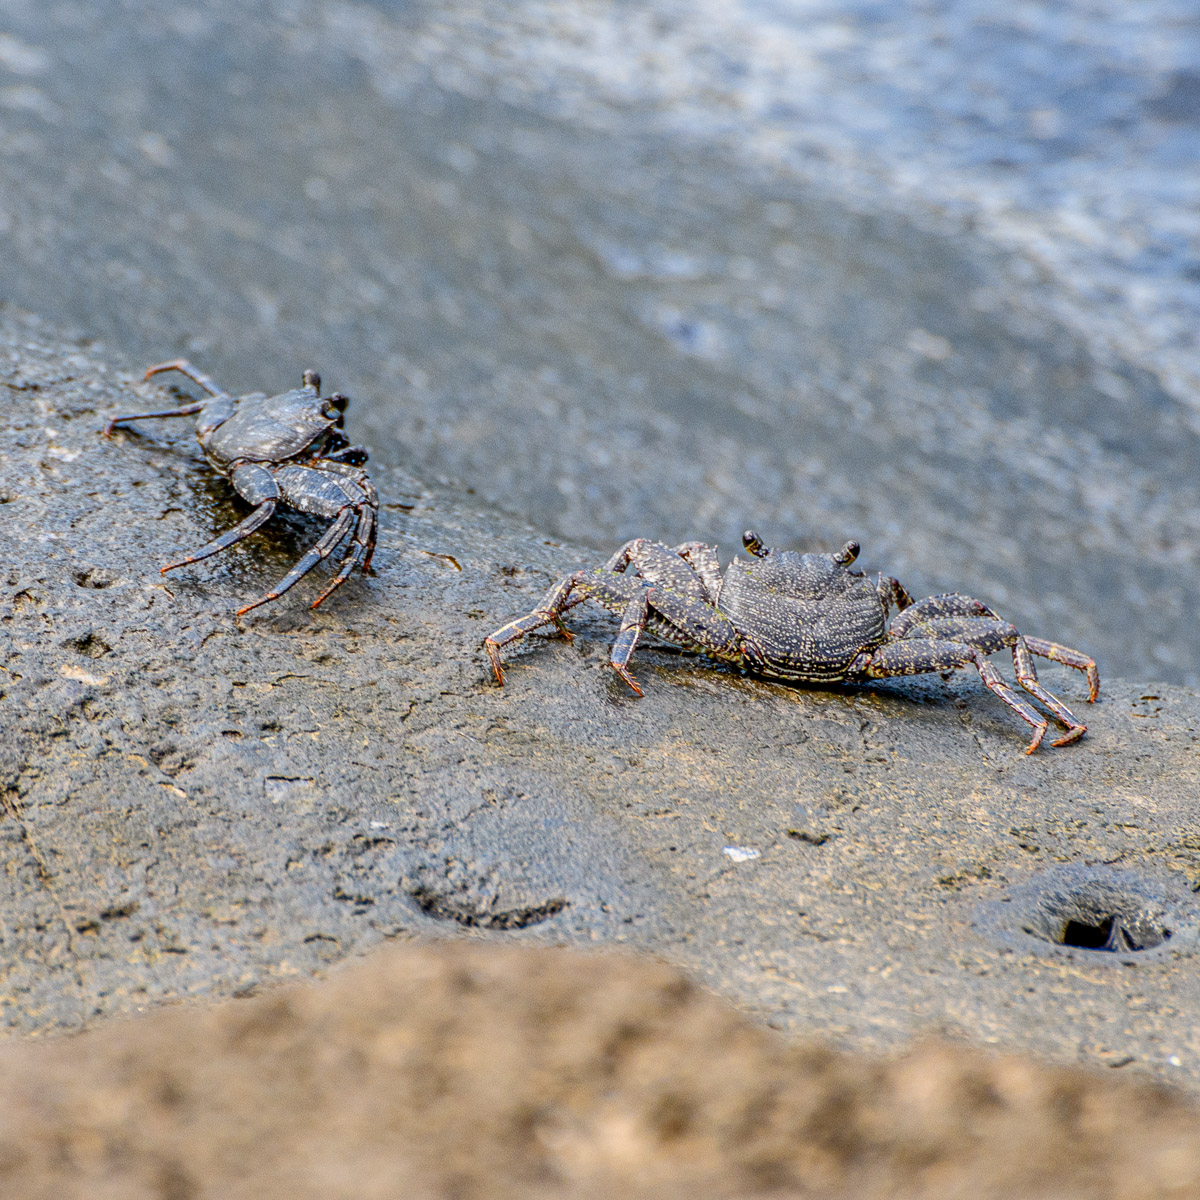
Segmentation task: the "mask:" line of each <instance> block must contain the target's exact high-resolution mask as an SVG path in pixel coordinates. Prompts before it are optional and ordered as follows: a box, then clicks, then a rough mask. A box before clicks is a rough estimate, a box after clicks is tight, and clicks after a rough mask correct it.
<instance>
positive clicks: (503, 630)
mask: <svg viewBox="0 0 1200 1200" xmlns="http://www.w3.org/2000/svg"><path fill="white" fill-rule="evenodd" d="M591 577H592V572H591V571H576V572H575V573H574V574H573V575H565V576H564V577H563V578H562V579H560V580H559V581H558V582H557V583H556V584H555V585H554V586H553V587H552V588H551V589H550V590H549V591H548V592H547V593H546V594H545V595H544V596H543V597H542V599H541V602H540V603H539V604H538V606H537V608H535V609H534V610H533V612H530V613H526V614H525V616H523V617H517V619H516V620H515V621H509V623H508V624H507V625H501V626H500V628H499V629H497V630H496V632H495V633H493V634H492V635H491V636H490V637H486V638H484V639H483V648H484V649H485V650H486V651H487V653H488V658H490V659H491V660H492V671H493V673H494V674H495V676H496V682H497V683H498V684H500V685H501V686H502V687H503V685H504V668H503V667H502V666H501V665H500V655H499V653H498V651H499V649H500V647H501V646H507V645H508V644H509V642H515V641H517V639H518V638H523V637H524V636H525V635H526V634H527V633H529V632H531V631H532V630H534V629H539V628H540V627H541V626H543V625H550V624H554V625H556V626H557V627H558V632H559V633H561V634H562V635H563V637H565V638H566V639H567V641H568V642H570V641H574V639H575V635H574V634H573V633H572V632H571V631H570V630H569V629H568V628H567V627H566V626H565V625H564V624H563V622H562V614H563V613H564V612H566V611H567V609H568V608H574V607H575V605H577V604H582V603H583V602H584V601H585V600H586V599H587V596H586V595H585V594H582V593H581V594H580V595H578V596H574V597H573V596H572V595H571V592H572V591H574V590H575V588H576V587H578V585H579V584H581V583H583V582H584V581H585V580H587V579H590V578H591Z"/></svg>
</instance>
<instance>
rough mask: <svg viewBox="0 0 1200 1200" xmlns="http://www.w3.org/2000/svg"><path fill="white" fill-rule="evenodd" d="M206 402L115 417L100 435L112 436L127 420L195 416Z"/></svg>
mask: <svg viewBox="0 0 1200 1200" xmlns="http://www.w3.org/2000/svg"><path fill="white" fill-rule="evenodd" d="M205 403H206V402H205V401H203V400H196V401H194V402H193V403H191V404H185V405H183V407H182V408H163V409H160V410H159V411H158V412H148V413H131V414H130V415H129V416H127V417H113V418H112V420H111V421H109V422H108V423H107V424H106V425H105V426H104V429H103V431H102V432H101V434H100V436H101V437H106V438H107V437H112V431H113V430H114V429H116V427H117V426H118V425H124V424H125V422H126V421H153V420H157V419H158V418H159V417H194V416H195V415H196V414H197V413H198V412H200V411H201V410H202V409H203V408H204V406H205Z"/></svg>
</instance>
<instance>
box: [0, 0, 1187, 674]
mask: <svg viewBox="0 0 1200 1200" xmlns="http://www.w3.org/2000/svg"><path fill="white" fill-rule="evenodd" d="M1197 28H1198V26H1197V20H1196V18H1195V17H1194V15H1192V14H1191V13H1190V12H1189V10H1188V9H1187V8H1185V7H1183V6H1181V5H1172V4H1166V3H1156V2H1152V3H1146V4H1139V5H1138V6H1128V5H1116V4H1111V5H1106V4H1102V3H1091V4H1088V5H1083V4H1073V5H1046V6H1041V5H1023V6H1018V7H1015V8H1013V9H1012V10H1011V11H1006V13H1005V14H1003V15H1000V14H997V13H996V12H995V10H994V6H985V5H982V4H969V3H954V4H926V5H912V6H905V7H903V8H897V7H895V6H883V5H877V4H858V5H848V4H840V5H833V4H828V3H820V4H818V3H814V4H801V3H787V4H783V3H774V4H767V3H758V4H753V3H743V4H740V5H737V4H726V3H722V4H720V5H718V4H716V3H711V4H710V3H701V2H700V0H695V2H693V3H689V4H686V5H685V4H671V3H656V4H654V5H652V6H645V5H638V6H626V5H613V6H587V5H574V6H557V5H550V4H536V3H531V2H526V3H517V4H504V5H499V4H495V5H493V4H480V3H475V4H465V3H464V4H454V5H449V6H434V5H426V4H394V3H377V4H374V5H365V4H335V3H300V2H296V3H289V4H277V5H275V6H273V7H272V8H265V9H263V10H262V11H261V12H260V11H257V10H255V11H250V12H246V11H243V10H242V8H241V7H239V6H235V5H232V4H225V3H217V2H210V3H202V4H189V5H186V6H184V5H172V4H158V3H156V4H154V5H145V4H137V3H123V4H115V3H114V4H111V5H104V6H89V5H82V4H80V5H71V4H57V5H42V4H32V3H29V4H21V3H16V2H14V0H7V2H5V3H3V4H0V29H4V30H7V31H8V39H7V40H6V41H0V151H2V153H0V238H2V244H0V249H2V250H3V253H4V257H5V264H6V265H5V269H4V272H3V278H2V293H0V294H2V295H3V296H4V297H5V298H6V299H8V300H10V301H13V302H15V303H18V304H21V305H24V306H26V307H30V308H33V309H35V310H37V311H40V312H42V313H44V314H45V315H47V316H50V317H53V318H55V319H58V320H62V321H65V322H68V323H70V324H73V325H75V326H77V327H79V328H82V329H83V330H85V331H86V332H88V333H90V334H92V335H94V336H98V337H101V338H104V339H105V340H106V341H107V342H108V343H109V345H110V347H111V349H112V350H113V351H114V352H115V353H119V354H126V355H128V356H129V359H130V361H131V362H142V361H145V362H150V361H159V360H161V359H163V358H166V357H170V356H173V355H175V354H179V353H185V354H188V355H190V356H192V357H193V358H194V359H195V360H196V361H197V362H198V363H199V364H201V365H202V366H203V367H204V369H206V370H208V371H209V372H210V373H212V374H214V375H215V376H216V377H217V378H219V379H220V380H221V381H222V382H223V383H225V384H226V386H228V387H230V388H233V389H236V390H251V389H257V388H269V389H278V390H281V389H282V388H284V387H286V386H290V385H292V384H293V383H295V382H296V381H298V379H299V374H300V371H301V370H302V368H303V367H305V366H310V365H311V366H316V367H318V368H319V369H320V370H321V372H322V375H323V376H324V377H325V379H326V381H327V383H328V385H329V386H331V387H336V388H339V389H341V390H344V391H347V392H349V393H350V394H351V395H353V396H354V397H355V403H354V406H353V407H352V409H351V413H350V419H351V423H352V426H353V428H354V430H355V431H356V433H358V434H359V435H361V436H362V437H363V438H364V440H366V441H367V442H368V444H369V445H370V446H371V447H372V451H373V456H374V460H375V461H376V462H378V463H379V464H380V466H379V471H380V474H381V477H383V476H384V475H385V473H386V467H387V465H388V464H389V463H393V464H397V465H403V466H405V467H407V468H409V469H411V470H413V471H414V472H416V473H417V474H418V475H421V476H424V477H426V478H430V479H434V478H438V477H442V478H445V479H447V480H449V481H452V482H453V485H454V486H456V487H461V488H464V489H465V488H469V489H472V490H473V491H474V492H475V494H476V495H478V496H479V497H480V498H481V499H483V500H486V501H489V502H493V503H496V504H499V505H501V506H502V507H504V508H506V509H508V510H509V511H512V512H515V513H518V514H521V515H523V516H525V517H527V518H528V519H529V520H530V521H531V522H533V523H534V524H535V525H536V526H537V527H538V528H539V529H541V530H544V531H545V532H546V534H547V535H549V536H555V537H561V538H565V539H571V540H574V541H579V542H584V543H587V544H589V545H591V546H594V547H595V548H596V553H597V556H599V555H600V554H601V553H602V552H603V551H604V550H606V549H607V548H608V547H610V546H611V545H612V544H615V543H616V542H618V541H619V540H620V539H622V538H624V537H627V536H630V535H633V534H649V535H653V536H656V537H663V538H666V539H676V540H683V539H684V538H689V537H704V538H708V539H714V540H717V541H719V542H720V543H721V544H722V546H723V547H724V548H725V550H726V552H727V553H728V552H731V551H732V550H733V548H735V547H736V545H737V544H738V537H739V535H740V532H741V530H742V529H743V528H745V527H746V526H747V525H753V526H754V527H755V528H757V529H759V530H760V531H761V532H762V533H763V535H764V537H767V538H768V539H769V540H771V541H774V542H776V543H778V544H786V545H794V546H798V547H815V546H824V547H832V546H837V545H840V544H841V543H842V542H843V541H844V540H845V539H846V538H847V537H855V538H857V539H858V540H860V541H861V542H862V543H863V546H864V553H863V559H862V561H863V563H864V564H865V565H866V566H867V567H868V569H874V568H884V569H886V570H888V571H889V572H891V573H895V574H898V575H899V576H900V577H901V578H902V579H903V580H904V581H905V583H906V584H907V585H908V586H909V587H910V589H911V590H913V591H914V592H917V593H924V592H933V591H941V590H960V591H966V592H969V593H971V594H974V595H977V596H979V597H981V598H983V599H985V600H986V601H988V602H989V603H992V604H995V605H996V606H997V607H999V608H1001V609H1002V610H1003V611H1004V612H1005V614H1006V615H1009V616H1010V617H1011V618H1012V619H1013V620H1014V621H1016V622H1017V623H1018V624H1019V625H1021V626H1022V627H1024V628H1027V629H1028V630H1029V631H1030V632H1035V633H1038V634H1042V635H1044V636H1050V637H1054V638H1057V639H1059V640H1062V641H1065V642H1068V643H1072V644H1076V645H1079V646H1081V647H1082V648H1085V649H1087V650H1088V651H1090V652H1091V653H1093V654H1095V655H1096V657H1097V658H1098V659H1099V660H1100V662H1101V665H1102V667H1103V668H1104V669H1105V670H1106V671H1108V672H1116V673H1119V674H1131V675H1135V676H1142V677H1153V678H1163V679H1168V680H1175V681H1190V682H1192V683H1195V682H1196V681H1197V679H1200V635H1197V633H1196V630H1195V627H1194V624H1195V623H1194V620H1193V614H1194V612H1195V611H1196V610H1197V601H1198V600H1200V561H1198V560H1200V505H1198V504H1197V498H1196V494H1195V491H1196V489H1195V483H1194V480H1195V465H1196V462H1197V444H1196V442H1197V417H1196V411H1195V408H1194V403H1195V395H1196V394H1197V389H1196V388H1195V380H1196V379H1197V378H1198V377H1200V370H1198V367H1197V363H1198V361H1200V359H1198V356H1197V351H1196V346H1195V340H1194V339H1195V333H1194V331H1195V328H1196V316H1197V308H1198V307H1200V286H1198V284H1197V278H1198V277H1200V270H1198V269H1197V261H1198V260H1197V258H1196V245H1197V242H1196V236H1197V232H1198V230H1197V229H1196V221H1197V216H1196V211H1195V209H1194V205H1193V203H1192V179H1193V172H1194V163H1195V161H1196V151H1197V150H1200V146H1197V144H1196V143H1197V140H1198V136H1200V112H1198V111H1195V109H1196V105H1195V104H1194V96H1193V90H1194V89H1191V85H1190V84H1189V80H1190V79H1191V78H1192V76H1191V75H1190V74H1189V71H1190V70H1191V67H1190V66H1189V64H1192V63H1194V62H1195V61H1196V59H1197V55H1196V45H1197Z"/></svg>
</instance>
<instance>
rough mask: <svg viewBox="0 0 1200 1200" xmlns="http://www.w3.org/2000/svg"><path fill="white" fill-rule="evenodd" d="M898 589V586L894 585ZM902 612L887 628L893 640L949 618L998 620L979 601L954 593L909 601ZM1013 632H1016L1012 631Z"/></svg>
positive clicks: (902, 590) (994, 614) (997, 617)
mask: <svg viewBox="0 0 1200 1200" xmlns="http://www.w3.org/2000/svg"><path fill="white" fill-rule="evenodd" d="M884 582H885V583H888V582H890V583H895V580H889V579H887V578H886V577H885V579H884ZM896 586H897V587H900V585H899V584H896ZM900 591H901V592H903V593H904V595H905V596H907V595H908V593H907V592H905V591H904V588H903V587H900ZM901 608H902V611H901V613H900V615H899V616H897V617H894V618H893V619H892V623H891V624H890V625H889V626H888V636H889V637H893V638H902V637H907V636H911V633H910V631H911V630H913V629H915V628H918V627H923V626H925V625H926V624H928V623H929V622H931V621H937V620H942V619H945V618H949V617H986V618H989V619H990V620H993V621H998V620H1000V618H999V616H997V614H996V613H994V612H993V611H992V610H991V609H990V608H988V606H987V605H986V604H984V603H982V602H981V601H979V600H974V599H972V598H971V597H970V596H960V595H958V594H957V593H956V592H947V593H946V594H945V595H942V596H927V597H926V598H925V599H924V600H918V601H917V602H916V604H913V603H912V602H911V601H910V602H909V603H908V604H906V605H902V606H901ZM1014 632H1016V631H1015V630H1014Z"/></svg>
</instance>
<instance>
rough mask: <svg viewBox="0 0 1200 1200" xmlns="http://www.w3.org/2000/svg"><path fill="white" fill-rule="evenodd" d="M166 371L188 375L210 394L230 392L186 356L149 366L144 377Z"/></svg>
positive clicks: (226, 393) (222, 394)
mask: <svg viewBox="0 0 1200 1200" xmlns="http://www.w3.org/2000/svg"><path fill="white" fill-rule="evenodd" d="M164 371H178V372H179V373H180V375H186V376H187V377H188V378H189V379H190V380H191V381H192V382H193V383H196V384H199V385H200V387H202V388H203V389H204V390H205V391H206V392H207V393H208V394H209V395H210V396H226V395H228V394H229V393H228V392H226V391H225V390H224V389H222V388H219V387H218V386H217V385H216V384H215V383H214V382H213V381H212V380H211V379H210V378H209V377H208V376H207V375H205V374H204V372H203V371H200V370H197V368H195V367H193V366H192V364H191V363H190V362H188V360H187V359H186V358H173V359H172V360H171V361H170V362H165V363H159V364H158V365H157V366H154V367H147V368H146V373H145V375H143V376H142V379H143V380H146V379H150V378H151V377H152V376H154V375H161V374H162V373H163V372H164ZM201 407H203V406H201ZM160 415H161V416H166V415H167V414H166V413H162V414H160ZM179 415H180V416H182V415H183V414H182V413H180V414H179Z"/></svg>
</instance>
